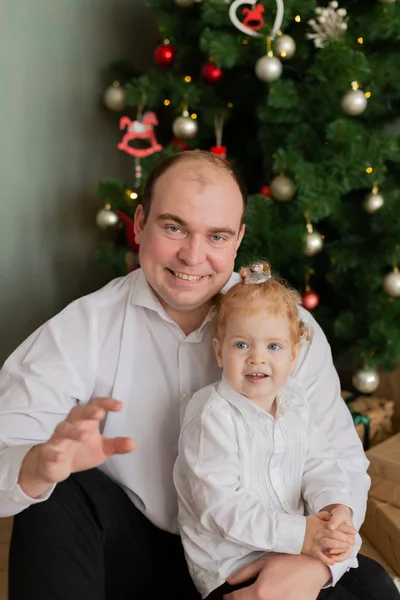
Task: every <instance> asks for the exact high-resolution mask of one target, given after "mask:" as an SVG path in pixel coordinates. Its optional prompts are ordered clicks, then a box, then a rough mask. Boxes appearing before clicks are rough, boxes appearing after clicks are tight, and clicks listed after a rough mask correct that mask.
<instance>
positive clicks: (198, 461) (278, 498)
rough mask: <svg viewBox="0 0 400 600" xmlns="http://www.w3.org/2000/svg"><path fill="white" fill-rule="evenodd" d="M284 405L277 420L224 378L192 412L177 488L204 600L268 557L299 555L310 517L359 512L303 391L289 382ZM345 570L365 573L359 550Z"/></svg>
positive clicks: (197, 397) (280, 399)
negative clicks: (335, 510)
mask: <svg viewBox="0 0 400 600" xmlns="http://www.w3.org/2000/svg"><path fill="white" fill-rule="evenodd" d="M276 401H277V412H276V417H275V418H274V417H272V416H271V415H270V414H268V413H267V412H266V411H264V410H263V409H261V408H259V407H258V406H257V405H256V404H254V403H252V402H251V401H250V400H248V399H247V398H245V397H244V396H242V394H240V393H238V392H237V391H235V390H233V389H232V388H231V387H230V386H229V384H228V383H227V381H226V380H225V379H224V378H222V381H220V382H217V383H214V384H211V385H209V386H206V387H205V388H203V389H202V390H200V391H198V392H196V393H195V394H194V396H193V398H192V399H191V401H190V403H189V406H188V408H187V410H186V414H185V418H184V423H183V426H182V431H181V436H180V440H179V454H178V459H177V462H176V464H175V469H174V481H175V486H176V489H177V491H178V504H179V525H180V531H181V535H182V542H183V546H184V549H185V552H186V556H187V560H188V565H189V569H190V572H191V575H192V578H193V580H194V582H195V584H196V586H197V588H198V590H199V591H200V593H201V594H202V597H203V598H205V597H206V596H208V595H209V594H210V593H211V592H212V591H213V590H215V589H216V588H217V587H219V586H220V585H222V584H223V583H224V581H226V580H227V578H228V577H229V576H230V575H232V574H233V573H235V572H236V571H238V570H239V569H241V568H242V567H243V566H244V565H245V564H248V563H250V562H253V561H254V560H256V559H257V558H259V557H260V555H262V554H264V553H266V552H277V553H287V554H300V553H301V549H302V546H303V542H304V535H305V530H306V517H305V516H304V515H305V514H316V513H318V512H319V511H321V510H322V509H323V508H324V507H326V506H328V505H330V504H337V503H340V504H345V505H346V506H349V507H350V508H351V509H352V510H353V508H354V507H353V501H352V497H351V485H350V480H349V477H348V474H347V473H346V472H345V470H344V468H343V467H342V464H341V460H340V459H337V456H336V454H337V453H336V452H335V450H334V449H333V448H332V447H330V446H329V445H328V444H327V442H326V438H325V436H324V435H323V433H322V432H321V431H319V429H318V428H317V427H316V426H315V424H314V422H313V419H312V416H311V412H310V408H309V406H308V403H307V401H306V399H305V395H304V392H303V390H302V388H301V386H300V385H299V384H298V383H297V382H296V381H294V380H291V379H290V378H289V380H288V381H287V382H286V384H285V386H284V387H283V388H282V389H281V390H280V391H279V392H278V395H277V399H276ZM305 503H306V506H305ZM306 507H307V509H306ZM346 566H347V568H350V567H356V566H357V559H356V557H355V553H354V552H353V556H352V557H351V558H349V559H348V560H347V561H346Z"/></svg>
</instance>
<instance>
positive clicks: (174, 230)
mask: <svg viewBox="0 0 400 600" xmlns="http://www.w3.org/2000/svg"><path fill="white" fill-rule="evenodd" d="M167 229H169V230H170V231H171V232H172V233H176V232H177V231H180V229H179V227H176V225H168V228H167Z"/></svg>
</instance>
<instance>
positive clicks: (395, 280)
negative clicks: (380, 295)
mask: <svg viewBox="0 0 400 600" xmlns="http://www.w3.org/2000/svg"><path fill="white" fill-rule="evenodd" d="M383 291H384V292H386V294H388V295H389V296H393V298H399V297H400V273H399V270H398V269H397V268H395V269H394V271H392V272H391V273H388V274H387V275H385V277H384V278H383Z"/></svg>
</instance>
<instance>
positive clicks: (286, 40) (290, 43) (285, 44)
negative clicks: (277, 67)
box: [274, 35, 296, 60]
mask: <svg viewBox="0 0 400 600" xmlns="http://www.w3.org/2000/svg"><path fill="white" fill-rule="evenodd" d="M295 52H296V42H295V41H294V39H293V38H292V37H291V36H290V35H278V37H277V38H276V40H275V42H274V53H275V54H277V55H278V56H279V57H280V58H283V59H285V60H288V59H289V58H292V56H293V55H294V53H295Z"/></svg>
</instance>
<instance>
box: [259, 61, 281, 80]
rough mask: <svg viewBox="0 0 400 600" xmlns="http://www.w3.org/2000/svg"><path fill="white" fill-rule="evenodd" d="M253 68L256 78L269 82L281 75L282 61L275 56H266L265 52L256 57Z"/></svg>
mask: <svg viewBox="0 0 400 600" xmlns="http://www.w3.org/2000/svg"><path fill="white" fill-rule="evenodd" d="M254 70H255V73H256V75H257V77H258V79H260V80H261V81H265V82H266V83H270V82H271V81H275V80H276V79H279V77H280V76H281V74H282V63H281V61H280V60H279V58H276V56H268V54H267V55H265V56H262V57H261V58H259V59H258V61H257V62H256V66H255V69H254Z"/></svg>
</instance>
